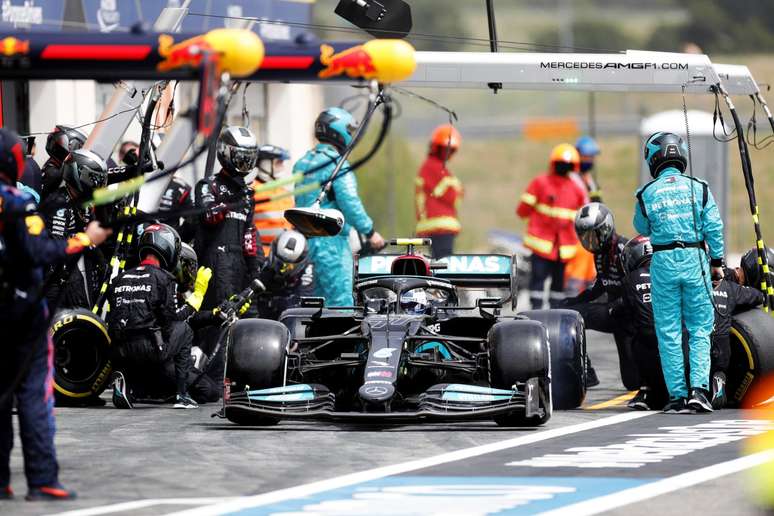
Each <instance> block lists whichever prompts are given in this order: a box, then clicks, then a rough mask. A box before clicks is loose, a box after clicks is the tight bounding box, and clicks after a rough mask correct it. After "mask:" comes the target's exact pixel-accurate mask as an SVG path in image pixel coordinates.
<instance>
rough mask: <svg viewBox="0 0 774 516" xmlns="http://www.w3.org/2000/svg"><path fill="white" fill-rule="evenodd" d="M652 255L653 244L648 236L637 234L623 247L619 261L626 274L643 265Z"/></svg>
mask: <svg viewBox="0 0 774 516" xmlns="http://www.w3.org/2000/svg"><path fill="white" fill-rule="evenodd" d="M652 255H653V246H652V245H651V243H650V238H648V237H646V236H642V235H637V236H636V237H634V238H632V239H631V240H629V241H628V242H626V245H625V246H624V248H623V251H622V254H621V262H622V263H623V266H624V269H625V270H626V272H627V273H628V274H631V272H632V271H634V270H637V269H639V268H640V267H642V266H643V265H645V264H646V263H647V262H648V261H649V260H650V258H651V256H652Z"/></svg>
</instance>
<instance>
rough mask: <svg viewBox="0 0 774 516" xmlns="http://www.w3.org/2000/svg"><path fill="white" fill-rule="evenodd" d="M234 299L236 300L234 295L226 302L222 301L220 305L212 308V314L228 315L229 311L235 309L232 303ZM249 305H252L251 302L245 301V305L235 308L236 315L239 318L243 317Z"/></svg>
mask: <svg viewBox="0 0 774 516" xmlns="http://www.w3.org/2000/svg"><path fill="white" fill-rule="evenodd" d="M236 298H237V295H236V294H234V295H233V296H231V297H229V298H228V299H227V300H225V301H223V302H222V303H221V304H219V305H218V306H216V307H215V308H213V310H212V314H213V315H218V316H220V314H226V313H228V312H229V311H230V310H232V309H233V308H235V307H234V302H235V301H236ZM251 304H252V300H250V299H248V300H247V301H245V303H244V304H243V305H242V306H240V307H236V308H237V315H238V316H240V317H241V316H243V315H244V314H245V312H247V311H248V310H249V309H250V305H251Z"/></svg>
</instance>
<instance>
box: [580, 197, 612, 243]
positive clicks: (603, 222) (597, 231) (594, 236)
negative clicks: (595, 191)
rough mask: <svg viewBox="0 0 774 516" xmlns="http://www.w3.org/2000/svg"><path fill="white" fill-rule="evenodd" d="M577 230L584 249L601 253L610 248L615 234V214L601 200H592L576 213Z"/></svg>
mask: <svg viewBox="0 0 774 516" xmlns="http://www.w3.org/2000/svg"><path fill="white" fill-rule="evenodd" d="M575 232H576V233H577V234H578V240H580V243H581V245H582V246H583V248H584V249H586V250H587V251H588V252H590V253H594V254H599V253H601V252H603V251H605V250H606V249H608V248H609V246H610V241H611V240H612V238H613V235H614V234H615V221H614V220H613V214H612V213H611V212H610V210H609V209H608V208H607V206H605V205H604V204H602V203H601V202H590V203H588V204H586V205H585V206H583V207H582V208H581V209H580V210H578V213H577V214H576V215H575Z"/></svg>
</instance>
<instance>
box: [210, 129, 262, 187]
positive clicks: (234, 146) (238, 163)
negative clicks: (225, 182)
mask: <svg viewBox="0 0 774 516" xmlns="http://www.w3.org/2000/svg"><path fill="white" fill-rule="evenodd" d="M218 161H219V162H220V166H221V167H223V168H224V169H225V170H226V171H227V172H228V173H229V174H232V175H237V176H246V175H247V174H249V173H250V171H251V170H253V169H254V168H255V164H256V163H257V161H258V140H256V139H255V135H254V134H253V132H252V131H251V130H250V129H248V128H246V127H237V126H231V127H226V128H224V129H223V131H221V133H220V136H218Z"/></svg>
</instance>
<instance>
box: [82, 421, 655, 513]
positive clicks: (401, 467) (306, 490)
mask: <svg viewBox="0 0 774 516" xmlns="http://www.w3.org/2000/svg"><path fill="white" fill-rule="evenodd" d="M654 414H658V412H630V413H626V414H617V415H615V416H610V417H606V418H602V419H596V420H594V421H588V422H586V423H579V424H577V425H571V426H565V427H562V428H554V429H551V430H542V431H538V432H536V433H534V434H530V435H524V436H521V437H515V438H513V439H508V440H505V441H500V442H497V443H491V444H484V445H482V446H475V447H472V448H464V449H462V450H457V451H453V452H449V453H444V454H441V455H436V456H434V457H428V458H426V459H419V460H413V461H409V462H403V463H400V464H394V465H392V466H384V467H381V468H375V469H369V470H366V471H360V472H357V473H350V474H347V475H342V476H340V477H334V478H331V479H328V480H321V481H318V482H311V483H309V484H304V485H301V486H296V487H290V488H286V489H279V490H277V491H271V492H268V493H263V494H260V495H255V496H248V497H244V498H237V499H234V500H232V501H230V502H225V503H217V504H214V505H209V506H205V507H198V508H195V509H188V510H185V511H181V512H176V513H173V515H171V516H210V515H216V514H224V513H229V512H236V511H240V510H244V509H251V508H253V507H260V506H264V505H269V504H272V503H278V502H282V501H286V500H294V499H297V498H302V497H305V496H309V495H313V494H317V493H321V492H324V491H330V490H332V489H339V488H342V487H347V486H351V485H354V484H360V483H362V482H368V481H371V480H376V479H380V478H384V477H389V476H392V475H400V474H402V473H407V472H409V471H416V470H418V469H424V468H429V467H432V466H438V465H440V464H446V463H449V462H456V461H459V460H464V459H469V458H471V457H478V456H480V455H486V454H488V453H493V452H497V451H501V450H507V449H510V448H517V447H519V446H524V445H527V444H533V443H536V442H540V441H546V440H548V439H554V438H556V437H563V436H565V435H570V434H576V433H579V432H585V431H587V430H594V429H596V428H601V427H604V426H609V425H615V424H618V423H624V422H626V421H631V420H634V419H639V418H641V417H646V416H652V415H654ZM69 516H86V515H85V514H81V513H79V512H77V511H73V512H72V513H71V514H70V515H69Z"/></svg>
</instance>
